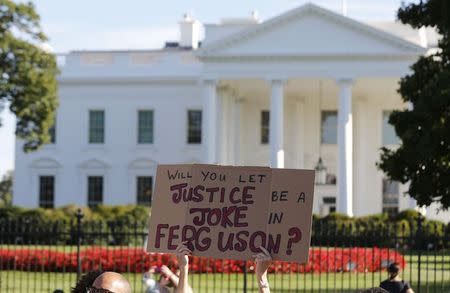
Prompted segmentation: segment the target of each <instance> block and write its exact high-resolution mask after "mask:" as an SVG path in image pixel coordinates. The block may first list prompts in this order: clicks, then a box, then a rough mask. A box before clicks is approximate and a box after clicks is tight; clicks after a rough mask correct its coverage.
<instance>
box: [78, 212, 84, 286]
mask: <svg viewBox="0 0 450 293" xmlns="http://www.w3.org/2000/svg"><path fill="white" fill-rule="evenodd" d="M83 216H84V215H83V212H82V211H81V209H78V211H77V214H76V217H77V281H78V280H79V279H80V277H81V255H80V246H81V219H82V218H83Z"/></svg>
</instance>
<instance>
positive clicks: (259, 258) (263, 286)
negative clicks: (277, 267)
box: [253, 246, 272, 293]
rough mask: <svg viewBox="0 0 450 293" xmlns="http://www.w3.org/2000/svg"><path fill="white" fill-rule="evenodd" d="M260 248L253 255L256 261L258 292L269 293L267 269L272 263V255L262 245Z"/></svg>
mask: <svg viewBox="0 0 450 293" xmlns="http://www.w3.org/2000/svg"><path fill="white" fill-rule="evenodd" d="M260 249H261V252H260V253H258V254H256V255H254V256H253V257H254V258H255V263H256V269H255V275H256V281H257V282H258V288H259V293H270V288H269V282H268V280H267V269H268V268H269V266H270V264H271V263H272V257H271V256H270V253H269V252H268V251H267V250H266V249H265V248H264V247H262V246H261V247H260Z"/></svg>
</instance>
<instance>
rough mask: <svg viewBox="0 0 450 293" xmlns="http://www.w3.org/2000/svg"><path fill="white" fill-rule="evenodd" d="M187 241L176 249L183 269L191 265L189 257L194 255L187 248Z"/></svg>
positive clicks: (179, 263)
mask: <svg viewBox="0 0 450 293" xmlns="http://www.w3.org/2000/svg"><path fill="white" fill-rule="evenodd" d="M186 244H187V241H184V242H181V243H180V244H178V247H177V249H176V256H177V259H178V265H179V266H180V268H181V267H186V266H188V265H189V256H190V255H192V251H191V250H190V249H189V248H187V246H186Z"/></svg>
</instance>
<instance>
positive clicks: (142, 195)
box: [136, 176, 153, 206]
mask: <svg viewBox="0 0 450 293" xmlns="http://www.w3.org/2000/svg"><path fill="white" fill-rule="evenodd" d="M152 185H153V177H151V176H138V177H137V180H136V192H137V204H141V205H146V206H149V205H151V203H152Z"/></svg>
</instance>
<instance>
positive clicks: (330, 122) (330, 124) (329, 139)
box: [320, 111, 338, 144]
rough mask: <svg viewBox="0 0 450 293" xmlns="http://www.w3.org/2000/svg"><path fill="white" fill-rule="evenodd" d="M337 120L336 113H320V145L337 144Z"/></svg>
mask: <svg viewBox="0 0 450 293" xmlns="http://www.w3.org/2000/svg"><path fill="white" fill-rule="evenodd" d="M337 119H338V118H337V111H322V126H321V140H320V141H321V143H322V144H337Z"/></svg>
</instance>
